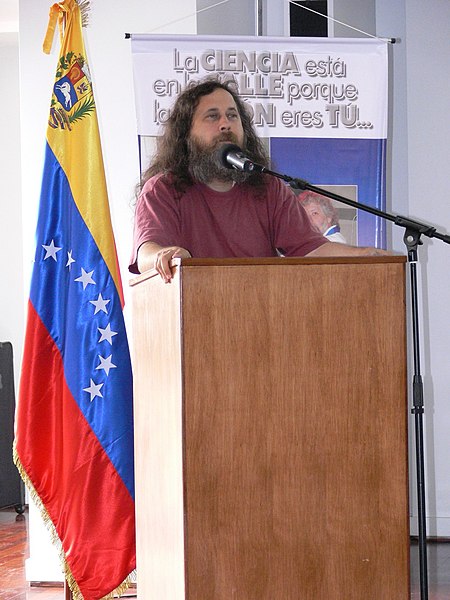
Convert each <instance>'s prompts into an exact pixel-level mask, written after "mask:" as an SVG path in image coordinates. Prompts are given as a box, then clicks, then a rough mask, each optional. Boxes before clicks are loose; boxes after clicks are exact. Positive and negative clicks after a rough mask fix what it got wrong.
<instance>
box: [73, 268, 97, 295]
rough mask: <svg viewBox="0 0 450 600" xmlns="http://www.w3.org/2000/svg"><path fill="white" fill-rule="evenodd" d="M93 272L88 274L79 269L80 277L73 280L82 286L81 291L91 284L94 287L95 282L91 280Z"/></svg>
mask: <svg viewBox="0 0 450 600" xmlns="http://www.w3.org/2000/svg"><path fill="white" fill-rule="evenodd" d="M93 272H94V271H90V272H89V273H86V271H85V270H84V269H83V267H81V275H80V276H79V277H77V278H76V279H75V281H81V283H82V284H83V290H85V289H86V287H87V286H88V285H89V284H90V283H91V284H92V285H96V284H95V281H94V280H93V279H92V273H93Z"/></svg>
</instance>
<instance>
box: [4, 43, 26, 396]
mask: <svg viewBox="0 0 450 600" xmlns="http://www.w3.org/2000/svg"><path fill="white" fill-rule="evenodd" d="M0 97H1V110H0V131H1V132H2V133H1V139H2V141H1V143H0V181H1V195H0V274H1V276H0V281H1V293H0V342H7V341H9V342H11V343H12V345H13V352H14V367H15V369H14V371H15V376H16V377H15V378H16V384H17V375H18V369H19V363H20V356H21V349H22V337H23V311H24V308H23V302H24V293H23V284H22V206H21V183H20V176H21V173H20V114H19V49H18V35H17V34H16V33H0ZM16 387H17V385H16Z"/></svg>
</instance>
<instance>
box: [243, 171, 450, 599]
mask: <svg viewBox="0 0 450 600" xmlns="http://www.w3.org/2000/svg"><path fill="white" fill-rule="evenodd" d="M243 170H245V171H254V172H259V173H267V174H268V175H273V176H274V177H278V178H279V179H282V180H283V181H285V182H286V183H288V184H289V185H290V186H291V187H292V188H294V189H297V190H310V191H311V192H315V193H317V194H320V195H322V196H327V197H328V198H332V199H333V200H337V201H338V202H342V203H344V204H348V205H349V206H352V207H353V208H356V209H359V210H363V211H365V212H368V213H371V214H373V215H376V216H378V217H381V218H382V219H385V220H387V221H392V222H393V223H395V224H396V225H399V226H400V227H403V228H404V229H405V233H404V236H403V241H404V243H405V245H406V249H407V254H408V264H409V274H410V284H411V286H410V287H411V309H412V314H411V318H412V333H413V338H412V342H413V353H414V374H413V385H412V390H413V399H412V401H413V402H412V408H411V413H412V414H413V415H414V421H415V446H416V474H417V475H416V476H417V504H418V526H419V572H420V598H421V600H428V568H427V533H426V509H425V466H424V465H425V460H424V443H423V414H424V402H423V397H424V394H423V382H422V376H421V371H420V338H419V313H418V292H417V260H418V253H417V247H418V246H419V245H421V244H423V242H422V241H421V239H420V238H421V236H422V235H426V236H428V237H430V238H437V239H439V240H441V241H443V242H445V243H446V244H450V235H445V234H442V233H439V232H438V231H437V230H436V228H435V227H431V226H430V225H426V224H425V223H421V222H420V221H414V220H413V219H410V218H408V217H403V216H401V215H393V214H390V213H388V212H385V211H382V210H378V209H377V208H373V207H372V206H368V205H367V204H362V203H360V202H355V201H353V200H350V199H349V198H345V197H344V196H340V195H338V194H334V193H333V192H328V191H326V190H323V189H322V188H320V187H317V186H314V185H311V184H310V183H308V182H307V181H305V180H304V179H298V178H295V177H290V176H289V175H282V174H280V173H277V172H275V171H271V170H269V169H266V167H263V166H262V165H258V164H256V163H252V162H251V161H247V162H246V164H245V166H244V167H243Z"/></svg>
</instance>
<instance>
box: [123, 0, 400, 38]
mask: <svg viewBox="0 0 450 600" xmlns="http://www.w3.org/2000/svg"><path fill="white" fill-rule="evenodd" d="M287 1H288V3H289V4H294V5H295V6H298V7H299V8H303V9H304V10H309V11H310V12H313V13H315V14H316V15H319V16H321V17H324V18H325V19H328V20H329V21H333V22H334V23H338V24H339V25H343V26H344V27H348V28H349V29H353V30H354V31H357V32H358V33H362V34H364V35H367V36H368V37H371V38H374V39H376V40H380V41H382V42H388V43H390V44H395V42H396V39H395V38H385V37H383V38H380V37H378V36H377V35H373V34H372V33H367V31H363V30H362V29H358V28H357V27H353V26H352V25H349V24H348V23H344V22H343V21H338V19H334V18H333V17H330V16H328V15H323V14H322V13H320V12H317V11H316V10H313V9H312V8H307V7H306V6H302V5H301V4H297V3H296V2H295V0H287ZM228 2H230V0H221V2H216V3H215V4H211V5H210V6H205V7H204V8H200V9H199V10H196V11H195V12H193V13H190V14H189V15H185V16H184V17H179V18H178V19H174V20H173V21H168V22H167V23H164V24H163V25H159V26H158V27H155V28H154V29H150V31H148V32H147V33H155V32H156V31H159V30H160V29H162V28H165V27H168V26H169V25H173V24H175V23H179V22H180V21H184V20H186V19H190V18H192V17H195V16H197V15H198V14H200V13H201V12H204V11H205V10H211V9H212V8H216V6H220V5H221V4H227V3H228ZM125 37H126V38H128V37H131V35H130V34H125Z"/></svg>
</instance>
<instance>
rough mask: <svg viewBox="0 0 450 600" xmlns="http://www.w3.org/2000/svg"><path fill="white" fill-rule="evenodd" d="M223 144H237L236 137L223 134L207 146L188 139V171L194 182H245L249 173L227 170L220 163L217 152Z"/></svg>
mask: <svg viewBox="0 0 450 600" xmlns="http://www.w3.org/2000/svg"><path fill="white" fill-rule="evenodd" d="M224 142H231V143H233V144H237V143H238V141H237V139H236V136H235V135H234V134H232V133H224V134H223V135H221V136H220V137H219V138H218V139H217V140H216V141H215V142H213V143H212V144H209V145H205V144H202V143H201V142H200V141H198V140H197V139H195V138H193V137H190V138H189V140H188V151H189V170H190V173H191V175H192V178H193V179H194V180H195V181H199V182H200V183H205V184H208V183H209V182H211V181H213V180H219V181H225V182H226V181H234V182H235V183H244V181H247V179H248V178H249V176H250V173H245V172H244V171H237V170H236V169H228V168H227V167H225V166H224V165H222V164H221V163H220V161H219V159H218V156H217V150H218V148H220V146H221V144H222V143H224Z"/></svg>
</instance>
